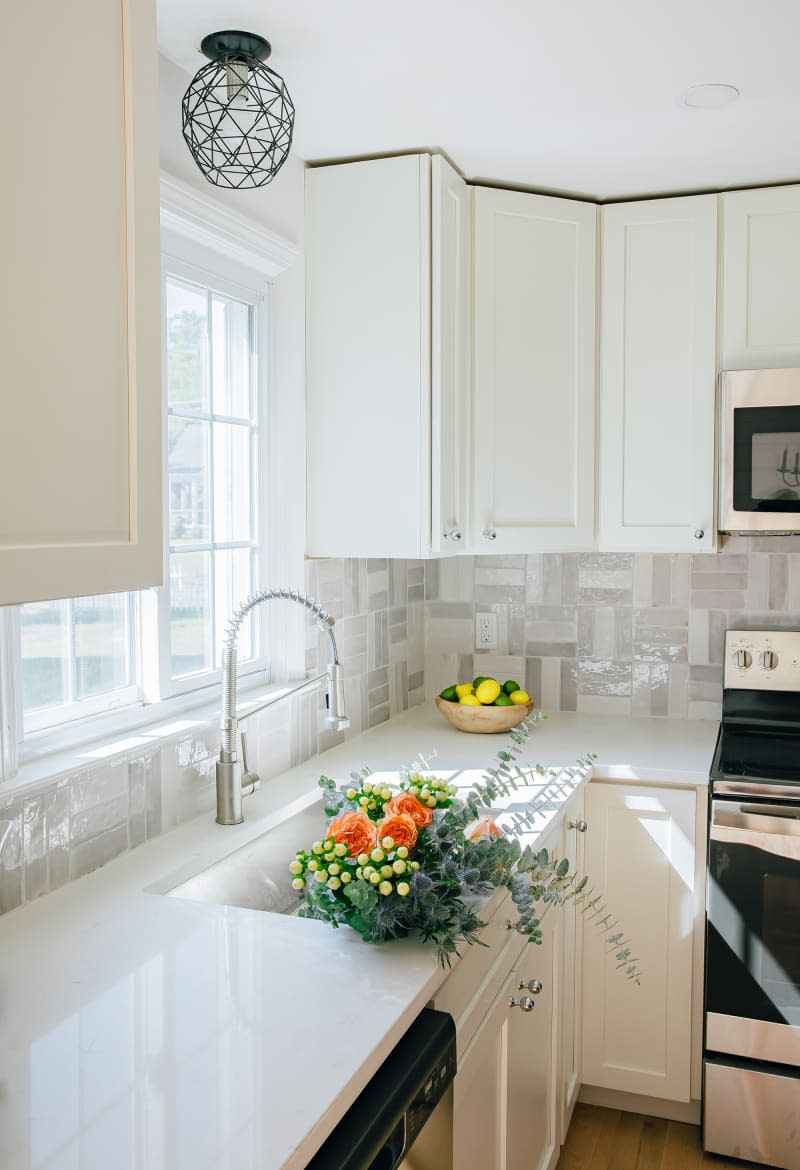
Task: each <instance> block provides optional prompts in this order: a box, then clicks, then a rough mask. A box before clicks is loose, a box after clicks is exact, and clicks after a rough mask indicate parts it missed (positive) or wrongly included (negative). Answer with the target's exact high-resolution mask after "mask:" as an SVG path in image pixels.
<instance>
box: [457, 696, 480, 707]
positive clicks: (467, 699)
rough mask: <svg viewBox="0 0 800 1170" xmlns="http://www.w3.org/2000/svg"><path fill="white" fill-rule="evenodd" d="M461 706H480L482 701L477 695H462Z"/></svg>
mask: <svg viewBox="0 0 800 1170" xmlns="http://www.w3.org/2000/svg"><path fill="white" fill-rule="evenodd" d="M458 702H459V706H461V707H480V705H481V701H480V699H477V698H476V697H475V695H462V696H461V698H460V699H459V700H458Z"/></svg>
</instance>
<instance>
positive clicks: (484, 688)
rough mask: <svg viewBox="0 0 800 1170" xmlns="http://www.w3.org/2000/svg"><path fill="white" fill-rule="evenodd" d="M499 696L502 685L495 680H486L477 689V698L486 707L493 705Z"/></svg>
mask: <svg viewBox="0 0 800 1170" xmlns="http://www.w3.org/2000/svg"><path fill="white" fill-rule="evenodd" d="M499 694H500V683H499V682H497V680H496V679H493V678H485V679H484V680H483V682H482V683H481V684H480V685H479V686H477V687H476V688H475V698H476V699H478V700H479V701H480V702H481V703H483V704H484V705H485V706H488V705H489V704H490V703H493V702H494V701H495V699H496V698H497V696H498V695H499Z"/></svg>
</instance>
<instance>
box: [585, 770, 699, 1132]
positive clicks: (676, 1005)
mask: <svg viewBox="0 0 800 1170" xmlns="http://www.w3.org/2000/svg"><path fill="white" fill-rule="evenodd" d="M695 803H696V793H695V792H694V791H691V790H688V789H681V788H656V787H650V786H647V785H633V784H613V783H610V784H604V783H600V782H598V781H596V780H593V781H592V782H591V783H590V784H589V785H588V786H587V788H586V821H587V823H588V826H589V829H588V832H587V833H586V846H585V849H586V852H585V864H586V872H587V873H588V875H589V878H590V881H591V885H592V887H593V888H594V889H596V890H597V891H601V892H602V894H603V900H604V901H605V902H607V904H608V908H609V911H610V912H611V913H612V914H613V917H614V918H615V919H617V920H619V923H620V929H622V930H624V932H625V935H626V937H627V938H629V939H630V940H631V942H632V946H633V948H634V954H635V956H636V959H637V966H638V968H639V971H640V973H641V985H640V986H638V987H637V986H636V985H635V984H633V983H631V982H629V981H628V980H626V979H625V978H624V976H623V975H621V974H620V973H619V972H618V971H617V970H616V968H615V964H614V961H613V959H612V958H611V957H610V956H609V954H608V949H607V946H606V943H605V936H604V934H603V932H602V931H600V930H598V929H597V926H596V925H594V924H593V922H592V920H591V919H590V918H585V919H584V963H583V1027H582V1033H583V1056H582V1068H583V1077H582V1080H583V1084H584V1086H592V1087H595V1088H600V1089H612V1090H618V1091H622V1092H627V1093H638V1094H642V1095H644V1096H647V1097H656V1098H660V1099H661V1100H664V1101H677V1102H684V1103H688V1102H689V1101H690V1100H691V1099H692V1097H693V1096H694V1095H695V1093H694V1092H693V1079H694V1078H693V1076H692V1073H693V1069H692V1064H693V1053H694V1051H695V1049H697V1048H698V1047H699V1029H698V1022H699V1021H698V1020H696V1019H695V1012H696V1007H697V997H696V996H695V994H694V988H693V969H694V962H695V961H696V956H697V954H698V947H697V943H696V938H697V935H698V933H699V934H700V935H702V930H703V911H702V894H701V892H700V891H698V889H697V887H698V884H701V882H700V881H699V874H698V860H699V859H698V857H697V855H696V851H695V834H696V831H697V830H696V809H695ZM700 954H701V955H702V950H700ZM700 963H701V965H702V958H701V959H700ZM699 977H700V976H699ZM695 982H697V981H695ZM643 1112H646V1109H644V1110H643Z"/></svg>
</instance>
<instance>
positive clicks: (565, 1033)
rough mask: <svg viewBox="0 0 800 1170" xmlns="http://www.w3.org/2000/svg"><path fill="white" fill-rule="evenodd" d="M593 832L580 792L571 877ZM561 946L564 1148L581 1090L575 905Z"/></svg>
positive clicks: (569, 828)
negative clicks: (585, 842)
mask: <svg viewBox="0 0 800 1170" xmlns="http://www.w3.org/2000/svg"><path fill="white" fill-rule="evenodd" d="M589 831H590V827H589V824H588V821H586V820H585V817H584V791H583V789H581V790H580V792H577V793H576V794H575V796H573V797H572V798H571V799H570V800H569V802H568V804H567V807H566V808H565V810H564V826H563V835H564V836H563V845H562V850H561V853H562V856H563V857H566V858H567V860H568V861H569V868H570V872H571V873H576V874H577V875H578V876H579V877H581V876H582V875H583V873H584V841H585V835H586V833H587V832H589ZM560 925H561V934H562V944H561V1036H560V1042H559V1074H558V1103H557V1114H558V1117H557V1120H558V1131H559V1141H560V1142H561V1143H562V1144H563V1142H564V1140H565V1138H566V1134H567V1130H568V1129H569V1123H570V1121H571V1119H572V1113H573V1110H574V1108H575V1103H576V1101H577V1100H578V1091H579V1089H580V1087H581V1015H582V1012H581V1008H582V1003H581V997H582V995H583V917H582V915H580V914H579V913H578V912H577V910H576V908H575V906H574V905H573V904H572V903H568V904H567V905H566V906H565V907H564V908H563V910H562V911H561V913H560Z"/></svg>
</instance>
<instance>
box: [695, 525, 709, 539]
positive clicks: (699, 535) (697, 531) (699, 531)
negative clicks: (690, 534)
mask: <svg viewBox="0 0 800 1170" xmlns="http://www.w3.org/2000/svg"><path fill="white" fill-rule="evenodd" d="M705 534H706V530H705V528H695V530H694V538H695V540H702V539H703V537H704V536H705Z"/></svg>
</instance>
